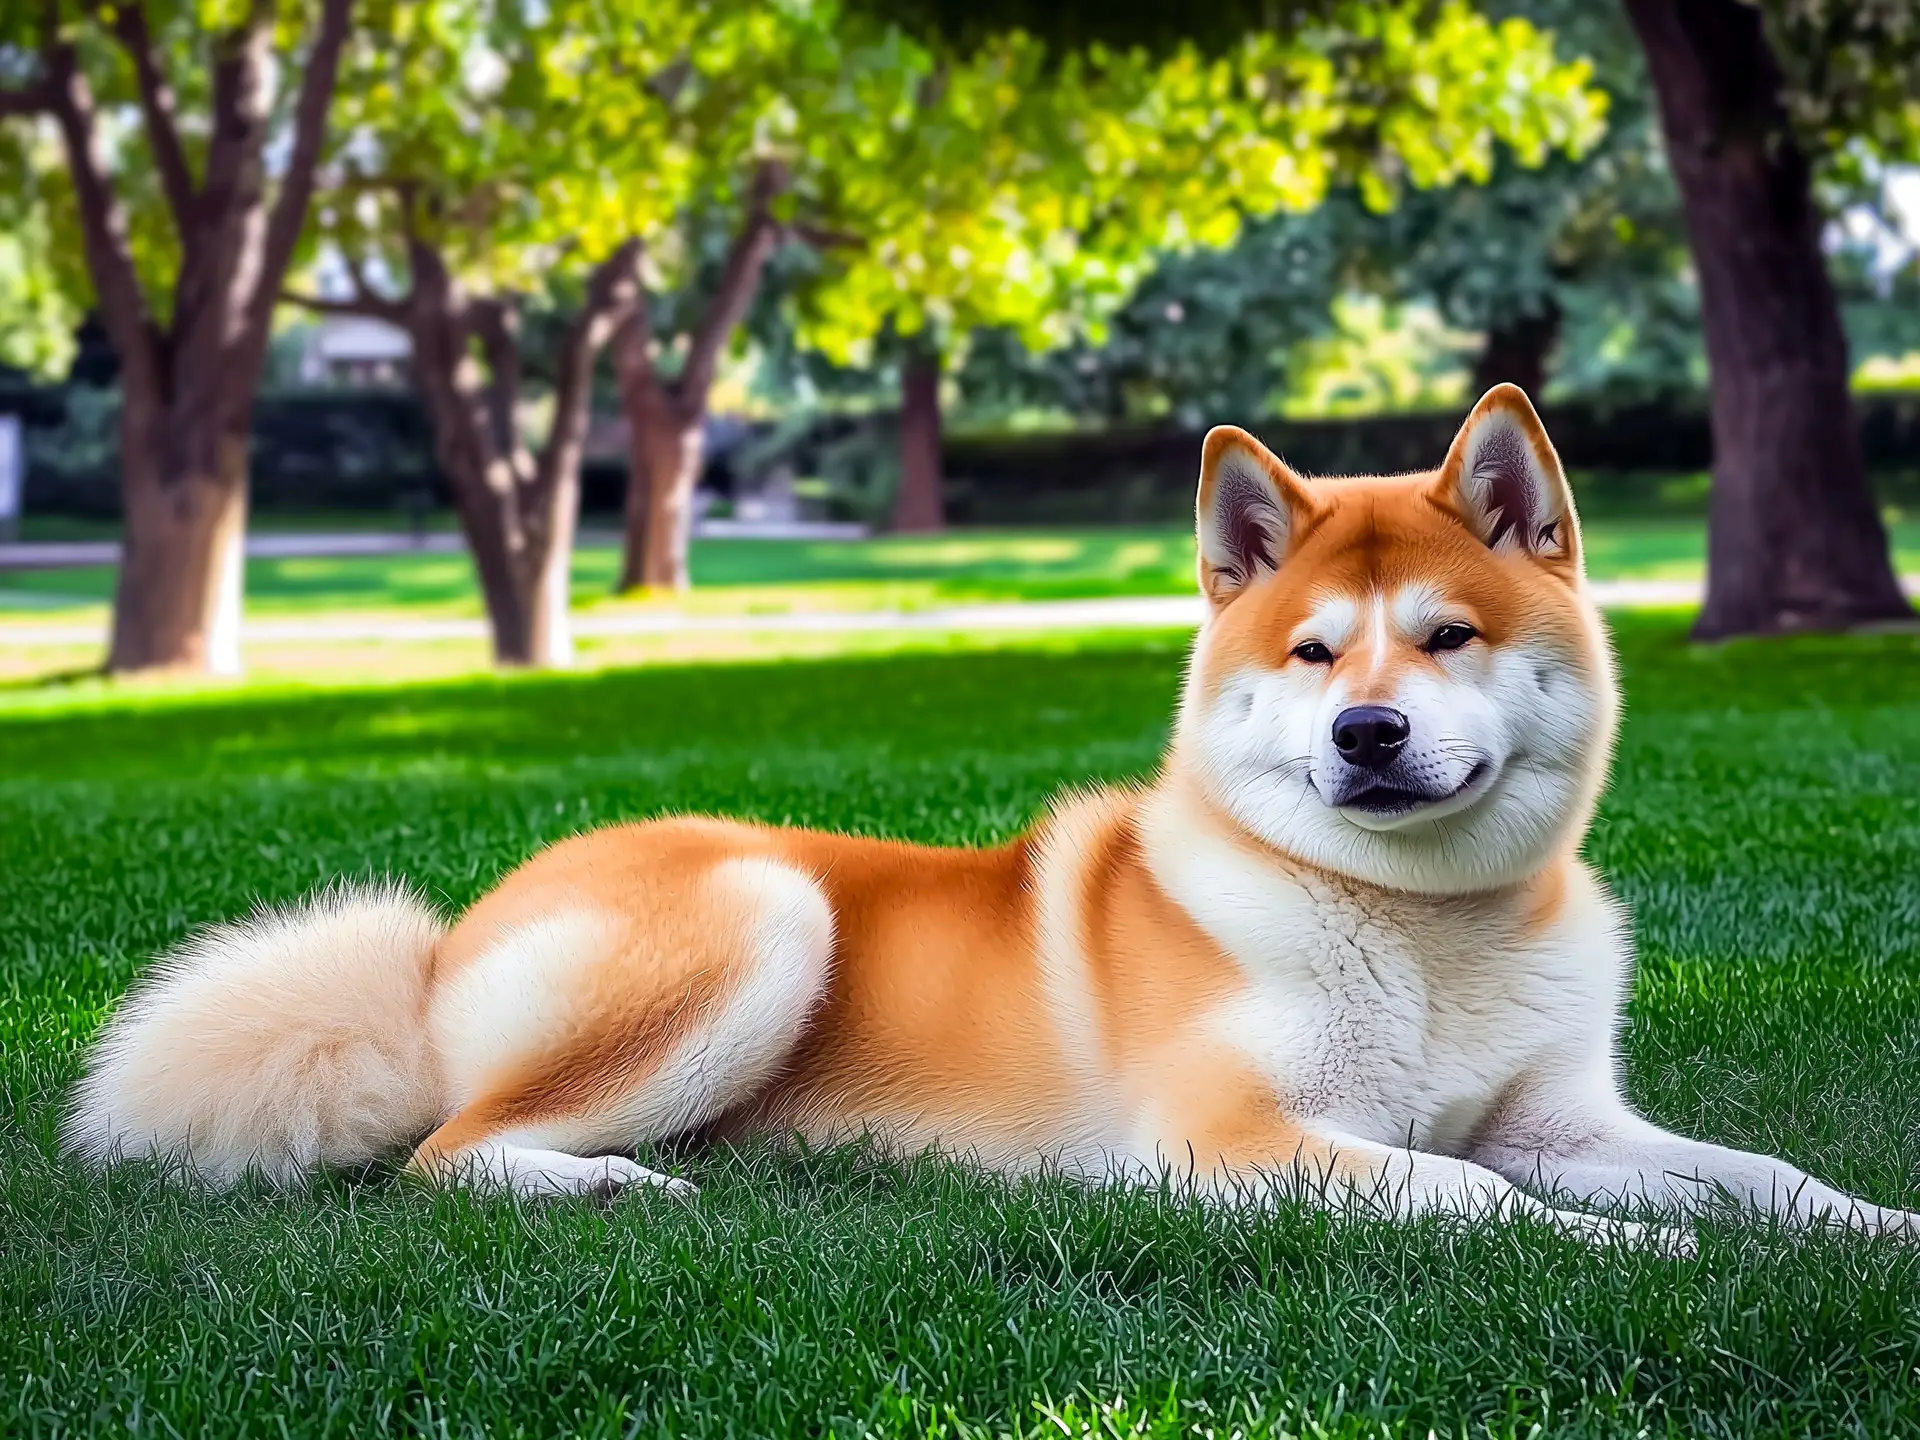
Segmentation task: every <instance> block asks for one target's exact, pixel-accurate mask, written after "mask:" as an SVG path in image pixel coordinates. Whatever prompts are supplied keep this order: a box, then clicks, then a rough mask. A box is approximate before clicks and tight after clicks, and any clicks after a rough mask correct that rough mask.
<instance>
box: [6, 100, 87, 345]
mask: <svg viewBox="0 0 1920 1440" xmlns="http://www.w3.org/2000/svg"><path fill="white" fill-rule="evenodd" d="M58 163H59V162H58V154H57V147H56V146H54V145H53V144H52V143H51V142H50V141H49V139H48V137H46V136H45V135H42V134H40V133H38V132H37V131H35V130H31V129H29V128H28V127H26V126H8V125H0V365H3V366H11V367H12V368H14V369H17V370H24V371H26V372H27V373H28V374H30V375H34V376H38V377H40V378H43V379H50V378H53V377H55V376H57V375H60V374H63V373H64V372H65V370H66V368H67V366H68V365H69V364H71V363H72V360H73V352H74V344H73V331H74V327H75V326H76V325H78V324H79V322H80V303H79V302H80V300H81V298H82V297H83V296H84V294H85V291H84V289H83V288H82V287H81V286H80V285H77V284H76V283H74V277H72V276H70V275H68V274H67V273H66V271H67V270H68V268H70V267H69V266H68V265H67V264H66V263H65V262H64V261H63V259H62V255H61V251H62V246H61V230H60V224H59V216H58V211H57V206H58V196H57V193H55V194H50V193H49V192H50V191H52V192H57V190H58V187H59V176H58V168H57V167H58Z"/></svg>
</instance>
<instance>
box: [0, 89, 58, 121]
mask: <svg viewBox="0 0 1920 1440" xmlns="http://www.w3.org/2000/svg"><path fill="white" fill-rule="evenodd" d="M52 110H53V87H52V86H51V85H49V84H48V83H47V82H46V81H44V80H42V81H41V82H40V83H38V84H37V85H29V86H26V87H25V88H24V89H19V90H16V89H13V88H11V87H7V86H0V120H11V119H13V118H14V117H16V116H26V115H46V114H49V113H50V112H51V111H52Z"/></svg>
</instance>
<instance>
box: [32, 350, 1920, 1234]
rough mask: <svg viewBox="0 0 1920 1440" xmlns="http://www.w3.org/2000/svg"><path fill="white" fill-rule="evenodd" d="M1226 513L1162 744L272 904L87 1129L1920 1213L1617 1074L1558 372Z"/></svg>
mask: <svg viewBox="0 0 1920 1440" xmlns="http://www.w3.org/2000/svg"><path fill="white" fill-rule="evenodd" d="M1197 510H1198V525H1199V579H1200V587H1201V589H1202V590H1203V591H1204V592H1205V595H1206V599H1207V602H1208V606H1209V613H1208V616H1207V618H1206V621H1205V623H1204V624H1203V625H1202V626H1201V628H1200V631H1199V635H1198V637H1197V639H1196V640H1195V642H1194V647H1193V657H1192V664H1191V667H1190V669H1189V672H1188V675H1187V679H1186V685H1185V692H1184V695H1183V698H1182V700H1181V704H1180V708H1179V717H1178V722H1177V724H1176V726H1175V729H1174V734H1173V740H1172V743H1171V745H1170V747H1169V749H1168V752H1167V755H1166V759H1165V763H1164V765H1163V766H1162V767H1161V769H1160V771H1159V774H1158V775H1157V776H1156V777H1155V778H1154V779H1153V780H1152V781H1151V782H1149V783H1146V784H1143V785H1140V786H1138V787H1117V788H1107V789H1101V790H1095V791H1089V792H1083V793H1078V794H1073V795H1069V796H1067V797H1065V798H1063V799H1062V800H1060V801H1059V802H1058V803H1057V804H1056V805H1055V806H1054V807H1053V808H1052V809H1051V810H1050V811H1049V812H1048V813H1047V814H1046V815H1045V817H1044V818H1042V819H1041V820H1039V821H1038V822H1037V823H1036V824H1035V825H1034V826H1033V828H1032V829H1031V830H1029V831H1028V832H1027V833H1026V834H1024V835H1022V836H1021V837H1020V838H1019V839H1017V840H1015V841H1013V842H1012V843H1011V844H1007V845H1004V846H1001V847H999V848H997V849H984V850H952V849H934V848H928V847H924V846H918V845H908V844H899V843H895V842H891V841H885V840H869V839H856V838H852V837H849V836H844V835H831V834H818V833H811V832H806V831H796V830H781V829H772V828H768V827H766V826H762V825H754V824H743V823H739V822H735V821H727V820H709V819H666V820H656V821H650V822H647V823H645V824H633V825H618V826H613V827H610V828H607V829H603V830H598V831H594V832H592V833H589V834H583V835H579V836H575V837H574V838H572V839H569V840H565V841H562V842H560V843H558V844H556V845H553V846H551V847H550V848H548V849H546V850H544V851H542V852H541V853H540V854H538V855H536V856H534V857H533V858H532V859H531V860H529V861H528V862H527V863H526V864H524V865H522V866H521V867H520V868H519V869H518V870H516V871H515V872H513V874H511V875H509V876H508V877H507V878H506V880H505V881H504V882H503V883H502V884H501V885H500V886H499V888H497V889H496V890H494V891H493V892H492V893H491V894H489V895H488V896H486V897H485V898H484V899H482V900H481V901H480V902H479V903H478V904H476V905H474V906H473V908H472V909H470V910H468V911H467V912H466V914H465V915H464V916H463V917H462V918H461V919H460V921H459V922H458V923H457V924H455V925H453V926H452V927H451V928H450V929H449V928H446V927H444V926H443V925H442V923H441V922H440V921H439V920H438V919H437V918H436V917H435V916H434V915H433V914H432V913H431V912H430V911H429V910H428V908H426V907H425V906H424V905H423V904H421V903H420V902H419V901H417V900H415V899H413V898H411V897H410V896H409V895H407V894H406V893H404V892H403V891H401V890H399V889H393V888H388V889H374V890H366V889H361V890H352V889H345V890H334V891H332V892H330V893H328V894H325V895H322V896H320V897H318V898H316V899H314V900H312V901H310V902H309V903H308V904H306V905H305V906H304V907H299V908H295V909H291V910H286V911H281V912H277V913H263V914H261V915H259V916H257V917H256V918H254V919H252V920H249V921H245V922H242V923H240V924H237V925H233V926H229V927H225V928H221V929H216V930H213V931H210V932H208V933H206V934H203V935H202V936H200V937H199V938H198V939H196V940H194V941H191V942H190V943H189V944H188V945H187V946H186V947H185V948H184V949H183V950H181V951H180V952H179V953H178V954H176V955H174V956H173V957H172V958H170V959H168V960H166V961H165V962H163V963H162V964H161V965H160V966H159V967H158V970H157V972H156V974H155V976H154V978H152V979H151V980H150V981H149V982H148V983H147V984H145V985H144V986H143V987H141V988H138V989H136V990H135V992H134V993H133V994H132V995H131V996H130V997H129V998H128V999H127V1001H126V1002H125V1003H124V1004H123V1005H122V1006H121V1008H120V1011H119V1013H118V1015H117V1016H116V1017H115V1018H114V1019H113V1020H112V1021H111V1023H110V1024H109V1025H108V1026H107V1027H106V1030H105V1032H104V1034H103V1035H102V1037H101V1039H100V1041H99V1044H98V1046H97V1048H96V1051H95V1054H94V1058H93V1064H92V1067H91V1070H90V1071H89V1073H88V1074H87V1076H86V1077H85V1079H84V1081H83V1082H82V1084H81V1086H80V1088H79V1092H78V1095H77V1098H76V1101H75V1103H74V1106H73V1109H72V1112H71V1115H70V1117H69V1120H68V1124H67V1129H66V1137H67V1141H68V1143H69V1144H70V1146H71V1147H72V1148H73V1149H75V1150H76V1151H78V1152H79V1153H80V1154H82V1155H84V1156H86V1157H88V1158H90V1159H92V1160H96V1161H108V1160H111V1159H115V1158H118V1157H121V1156H166V1155H170V1154H171V1155H177V1156H179V1157H180V1158H182V1159H183V1160H184V1161H185V1162H186V1163H187V1164H188V1165H190V1166H191V1167H192V1168H193V1169H194V1170H196V1171H198V1172H199V1173H200V1174H201V1175H203V1176H205V1177H206V1178H207V1179H208V1180H210V1181H213V1182H215V1183H222V1182H230V1181H232V1180H234V1179H235V1178H237V1177H238V1176H240V1175H242V1174H243V1173H245V1172H247V1171H249V1170H253V1171H258V1172H260V1173H262V1174H263V1175H265V1176H267V1177H270V1178H287V1177H291V1176H293V1175H295V1174H297V1173H299V1172H301V1171H303V1170H305V1169H307V1168H309V1167H311V1166H314V1165H317V1164H322V1163H351V1162H359V1161H364V1160H367V1159H370V1158H372V1157H374V1156H376V1155H379V1154H380V1153H382V1152H384V1151H387V1150H389V1149H390V1148H392V1147H394V1146H396V1145H399V1144H402V1143H405V1142H408V1141H414V1140H419V1141H420V1143H419V1145H418V1148H417V1149H416V1150H415V1151H414V1153H413V1160H412V1168H413V1169H414V1170H415V1171H417V1172H419V1173H420V1174H422V1175H423V1176H426V1177H428V1178H431V1179H435V1180H441V1181H445V1182H449V1183H461V1184H467V1185H473V1186H479V1187H485V1188H490V1189H501V1190H507V1191H512V1192H516V1193H519V1194H523V1195H570V1194H579V1193H599V1194H605V1193H610V1192H611V1191H613V1190H616V1189H618V1188H619V1187H621V1186H624V1185H628V1184H647V1185H671V1186H675V1187H679V1186H682V1185H683V1183H684V1182H680V1181H675V1180H670V1179H668V1177H665V1176H662V1175H659V1174H656V1173H654V1172H653V1171H650V1170H647V1169H645V1168H643V1167H642V1166H640V1165H639V1164H637V1163H636V1162H635V1161H634V1160H633V1159H631V1158H628V1157H627V1156H626V1155H624V1154H621V1153H619V1152H623V1151H631V1150H633V1149H634V1148H635V1147H637V1146H639V1145H642V1144H644V1143H647V1142H651V1141H657V1140H663V1139H666V1138H668V1137H672V1136H676V1135H684V1134H689V1133H693V1132H704V1133H711V1134H718V1135H723V1136H724V1135H739V1134H745V1133H751V1132H780V1133H789V1134H791V1133H795V1132H797V1133H799V1134H801V1135H804V1136H807V1137H809V1138H811V1139H814V1140H818V1141H827V1140H833V1139H836V1138H840V1137H851V1136H863V1135H864V1136H871V1137H876V1138H877V1139H878V1141H879V1142H880V1143H881V1144H883V1145H884V1146H886V1147H888V1148H889V1149H891V1150H893V1151H896V1152H897V1151H912V1150H917V1149H920V1148H922V1147H927V1146H938V1147H940V1148H941V1149H943V1150H945V1151H947V1152H950V1153H953V1154H956V1155H959V1156H963V1157H971V1158H972V1159H973V1160H975V1161H976V1162H978V1163H983V1164H985V1165H988V1166H992V1167H995V1168H999V1169H1005V1170H1018V1169H1022V1168H1026V1167H1032V1166H1038V1165H1045V1164H1049V1163H1053V1164H1058V1165H1060V1166H1062V1167H1065V1168H1067V1169H1069V1170H1072V1171H1077V1172H1080V1173H1082V1174H1089V1175H1096V1176H1109V1177H1110V1176H1116V1175H1121V1176H1123V1175H1126V1174H1128V1173H1135V1174H1148V1175H1150V1174H1154V1173H1157V1172H1159V1171H1160V1170H1161V1169H1162V1168H1163V1167H1171V1168H1172V1169H1174V1170H1176V1171H1178V1172H1179V1173H1180V1174H1182V1175H1184V1176H1188V1177H1190V1178H1191V1180H1192V1181H1193V1182H1194V1183H1195V1184H1197V1185H1199V1186H1201V1187H1203V1188H1209V1189H1212V1190H1215V1191H1223V1192H1230V1193H1233V1194H1238V1195H1249V1194H1251V1195H1258V1194H1261V1193H1273V1192H1274V1191H1276V1190H1278V1189H1282V1188H1287V1187H1300V1188H1303V1189H1304V1190H1305V1191H1306V1193H1309V1194H1318V1195H1319V1196H1322V1197H1327V1198H1335V1199H1338V1198H1340V1197H1346V1198H1348V1199H1349V1200H1355V1199H1357V1200H1358V1201H1359V1202H1361V1203H1363V1204H1366V1205H1372V1206H1380V1207H1384V1208H1386V1209H1389V1210H1391V1211H1393V1212H1395V1213H1399V1214H1415V1213H1421V1212H1432V1211H1448V1212H1461V1213H1474V1212H1479V1213H1494V1212H1499V1213H1514V1212H1523V1213H1528V1214H1532V1215H1535V1216H1542V1217H1549V1218H1551V1219H1553V1220H1554V1221H1557V1222H1558V1223H1560V1224H1562V1225H1564V1226H1565V1227H1567V1228H1568V1229H1570V1230H1573V1231H1576V1232H1580V1233H1582V1234H1586V1235H1589V1236H1593V1237H1596V1238H1603V1237H1618V1236H1621V1235H1626V1234H1630V1233H1632V1227H1631V1226H1626V1225H1621V1224H1617V1223H1615V1222H1614V1221H1612V1220H1609V1219H1604V1218H1602V1217H1600V1216H1597V1215H1592V1214H1588V1213H1585V1212H1579V1211H1568V1210H1563V1209H1554V1208H1550V1206H1549V1204H1548V1203H1547V1202H1546V1201H1545V1200H1542V1199H1540V1198H1536V1195H1535V1194H1529V1193H1528V1191H1533V1192H1537V1194H1538V1195H1547V1196H1552V1197H1557V1198H1558V1199H1560V1200H1563V1201H1573V1202H1592V1203H1601V1204H1606V1205H1616V1206H1617V1205H1620V1204H1623V1203H1624V1204H1630V1205H1631V1204H1640V1205H1651V1206H1654V1207H1658V1208H1662V1209H1667V1210H1671V1211H1688V1210H1695V1209H1698V1208H1699V1207H1701V1206H1703V1205H1706V1204H1708V1203H1711V1202H1713V1201H1715V1200H1716V1199H1731V1200H1733V1201H1736V1202H1739V1203H1742V1204H1744V1205H1747V1206H1750V1207H1755V1208H1757V1209H1759V1210H1761V1211H1765V1212H1770V1213H1772V1214H1774V1215H1778V1216H1781V1217H1783V1218H1786V1219H1789V1220H1792V1221H1797V1222H1808V1221H1815V1220H1829V1219H1830V1220H1832V1221H1834V1222H1837V1223H1841V1224H1847V1225H1852V1226H1856V1227H1859V1228H1863V1229H1867V1230H1889V1229H1897V1230H1900V1231H1903V1232H1906V1231H1909V1230H1914V1229H1915V1227H1916V1226H1920V1216H1915V1215H1912V1214H1909V1213H1907V1212H1902V1211H1896V1210H1883V1209H1881V1208H1879V1207H1877V1206H1874V1205H1870V1204H1867V1203H1865V1202H1863V1201H1859V1200H1855V1199H1853V1198H1851V1197H1849V1196H1847V1195H1845V1194H1842V1193H1841V1192H1839V1191H1837V1190H1833V1189H1830V1188H1828V1187H1827V1186H1825V1185H1823V1184H1821V1183H1820V1182H1819V1181H1817V1180H1813V1179H1811V1178H1809V1177H1808V1176H1806V1175H1805V1174H1803V1173H1801V1172H1800V1171H1799V1170H1797V1169H1795V1168H1794V1167H1793V1166H1791V1165H1789V1164H1786V1163H1785V1162H1783V1161H1780V1160H1774V1159H1770V1158H1768V1157H1766V1156H1763V1155H1752V1154H1745V1153H1742V1152H1740V1151H1737V1150H1730V1149H1726V1148H1724V1147H1722V1146H1719V1145H1710V1144H1703V1143H1700V1142H1698V1141H1694V1140H1687V1139H1683V1138H1681V1137H1680V1136H1677V1135H1671V1134H1668V1133H1667V1132H1665V1131H1663V1130H1661V1129H1659V1128H1657V1127H1656V1126H1654V1125H1652V1124H1650V1123H1648V1122H1647V1121H1646V1120H1644V1119H1642V1118H1641V1117H1640V1116H1638V1115H1636V1114H1635V1113H1634V1112H1633V1111H1632V1110H1631V1109H1629V1108H1628V1106H1627V1104H1626V1103H1625V1101H1624V1100H1623V1099H1622V1097H1621V1093H1620V1070H1619V1062H1618V1059H1617V1057H1616V1051H1615V1033H1616V1031H1617V1030H1618V1028H1619V1025H1620V1003H1621V999H1622V997H1623V995H1624V993H1625V991H1626V988H1627V985H1628V981H1629V975H1630V970H1631V959H1630V954H1629V949H1628V928H1627V925H1626V922H1625V919H1624V917H1623V916H1622V914H1621V912H1620V909H1619V907H1618V906H1617V905H1616V904H1615V903H1614V902H1613V901H1612V900H1611V899H1610V898H1609V897H1608V894H1607V891H1606V889H1605V887H1604V886H1603V885H1602V883H1601V882H1600V880H1599V879H1598V878H1596V877H1595V876H1594V874H1593V873H1592V872H1591V871H1590V870H1589V869H1588V868H1587V867H1586V866H1585V865H1584V864H1582V863H1581V861H1580V859H1579V858H1578V855H1577V850H1578V847H1579V844H1580V840H1581V837H1582V835H1583V833H1584V832H1585V830H1586V827H1587V824H1588V821H1589V819H1590V817H1591V816H1592V813H1593V809H1594V804H1595V800H1596V798H1597V797H1598V795H1599V793H1600V790H1601V787H1602V784H1603V781H1604V778H1605V775H1606V770H1607V764H1608V758H1609V753H1610V749H1611V745H1612V741H1613V735H1614V727H1615V716H1616V697H1615V684H1614V676H1613V670H1612V665H1611V660H1610V656H1609V651H1608V645H1607V639H1606V636H1605V633H1604V631H1603V629H1602V626H1601V621H1600V617H1599V615H1598V613H1597V612H1596V610H1595V608H1594V605H1593V602H1592V601H1591V599H1590V598H1589V597H1588V595H1587V593H1586V586H1585V580H1584V574H1583V569H1582V563H1581V548H1580V527H1579V523H1578V520H1577V518H1576V516H1575V514H1574V507H1573V499H1572V496H1571V495H1570V493H1569V492H1568V488H1567V484H1566V480H1565V477H1564V476H1563V474H1562V473H1561V468H1560V463H1559V459H1558V457H1557V456H1556V455H1555V453H1554V450H1553V447H1552V445H1551V444H1550V443H1549V441H1548V439H1547V436H1546V434H1545V432H1544V431H1543V430H1542V428H1541V425H1540V421H1539V419H1538V418H1537V417H1536V415H1535V414H1534V411H1533V408H1532V406H1531V405H1529V404H1528V402H1527V399H1526V397H1525V395H1523V394H1522V393H1521V392H1520V391H1519V390H1517V389H1515V388H1514V387H1512V386H1500V387H1498V388H1496V389H1494V390H1492V391H1490V392H1489V393H1488V394H1487V395H1486V396H1485V398H1483V399H1482V400H1481V401H1480V403H1479V404H1478V405H1477V406H1476V407H1475V408H1474V410H1473V412H1472V414H1471V415H1470V416H1469V417H1468V419H1467V421H1466V423H1465V425H1464V426H1463V427H1462V428H1461V430H1460V432H1459V435H1458V437H1457V438H1456V439H1455V440H1454V442H1453V445H1452V447H1451V449H1450V450H1449V452H1448V454H1447V456H1446V459H1445V462H1444V463H1443V464H1442V465H1441V466H1440V468H1439V469H1438V470H1436V471H1432V472H1428V473H1425V474H1417V475H1404V476H1394V477H1388V478H1378V479H1344V480H1320V481H1313V482H1308V481H1306V480H1303V479H1302V478H1301V477H1299V476H1298V475H1296V474H1294V473H1293V472H1292V471H1291V470H1289V469H1288V468H1287V466H1286V465H1285V464H1283V463H1282V462H1281V461H1280V460H1278V459H1277V458H1275V457H1274V456H1273V455H1271V454H1269V453H1268V452H1267V451H1266V450H1265V449H1264V448H1263V447H1262V446H1261V445H1260V444H1259V442H1257V441H1256V440H1254V439H1253V437H1252V436H1250V435H1247V434H1246V433H1244V432H1243V431H1240V430H1236V429H1232V428H1222V429H1217V430H1215V431H1213V432H1212V433H1211V434H1210V435H1208V436H1207V439H1206V442H1205V446H1204V449H1203V452H1202V456H1201V465H1200V488H1199V502H1198V507H1197ZM422 1136H424V1137H425V1138H424V1140H421V1139H420V1137H422ZM1520 1187H1526V1188H1525V1189H1522V1188H1520ZM1916 1233H1920V1231H1916Z"/></svg>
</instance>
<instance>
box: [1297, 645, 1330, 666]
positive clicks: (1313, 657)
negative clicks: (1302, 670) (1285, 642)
mask: <svg viewBox="0 0 1920 1440" xmlns="http://www.w3.org/2000/svg"><path fill="white" fill-rule="evenodd" d="M1293 658H1294V659H1296V660H1304V661H1306V662H1307V663H1308V664H1309V665H1331V664H1332V663H1333V651H1331V650H1329V649H1328V648H1327V647H1326V646H1324V645H1322V644H1321V643H1320V642H1319V641H1318V640H1308V641H1306V642H1304V643H1303V644H1299V645H1296V646H1294V647H1293Z"/></svg>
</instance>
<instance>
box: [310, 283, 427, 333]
mask: <svg viewBox="0 0 1920 1440" xmlns="http://www.w3.org/2000/svg"><path fill="white" fill-rule="evenodd" d="M280 299H281V300H282V301H283V302H284V303H286V304H288V305H298V306H299V307H300V308H301V309H302V310H311V311H312V312H313V313H314V314H316V315H352V316H357V317H359V318H361V319H366V320H384V321H386V322H387V323H388V324H389V325H399V326H402V327H404V326H405V324H406V318H407V315H406V308H405V307H404V306H401V305H396V304H395V303H394V302H393V301H391V300H382V299H380V298H379V297H378V296H368V297H364V298H363V297H361V296H355V297H354V298H353V299H351V300H332V299H329V298H328V297H326V296H324V295H308V294H307V293H305V292H304V291H301V290H282V291H281V292H280Z"/></svg>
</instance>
